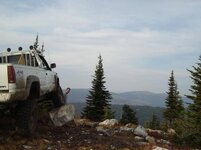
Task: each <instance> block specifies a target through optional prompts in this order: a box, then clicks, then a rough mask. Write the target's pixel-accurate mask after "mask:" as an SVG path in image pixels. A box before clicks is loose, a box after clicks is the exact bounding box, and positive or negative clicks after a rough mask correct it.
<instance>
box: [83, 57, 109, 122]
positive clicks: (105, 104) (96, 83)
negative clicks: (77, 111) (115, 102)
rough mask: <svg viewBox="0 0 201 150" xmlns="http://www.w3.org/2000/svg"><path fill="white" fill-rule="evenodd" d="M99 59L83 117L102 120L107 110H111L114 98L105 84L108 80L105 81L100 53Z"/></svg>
mask: <svg viewBox="0 0 201 150" xmlns="http://www.w3.org/2000/svg"><path fill="white" fill-rule="evenodd" d="M98 59H99V61H98V65H97V66H96V70H95V75H94V76H93V80H92V82H91V83H92V87H91V89H90V91H89V95H88V96H87V97H86V107H85V108H84V110H83V112H82V116H83V117H85V118H88V119H91V120H93V121H102V120H103V119H104V115H105V113H106V112H105V110H107V111H111V104H110V102H111V99H112V97H111V94H110V92H109V91H108V90H106V87H105V85H104V84H105V83H106V81H104V79H105V77H104V70H103V63H102V62H103V60H102V57H101V55H99V57H98ZM106 108H107V109H106ZM107 113H108V112H107Z"/></svg>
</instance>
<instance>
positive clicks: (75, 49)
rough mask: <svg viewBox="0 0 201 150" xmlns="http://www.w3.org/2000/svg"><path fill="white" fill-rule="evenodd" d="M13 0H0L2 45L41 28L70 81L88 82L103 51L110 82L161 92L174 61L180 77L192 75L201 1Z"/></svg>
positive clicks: (27, 39)
mask: <svg viewBox="0 0 201 150" xmlns="http://www.w3.org/2000/svg"><path fill="white" fill-rule="evenodd" d="M12 2H13V3H10V2H4V3H2V5H1V6H0V8H1V9H0V35H1V40H0V48H1V49H5V48H7V47H11V48H13V49H14V48H17V47H18V46H23V47H24V48H26V47H27V48H28V47H29V45H30V44H31V43H33V42H34V39H35V36H36V34H37V32H38V33H39V40H40V41H41V43H42V42H44V43H45V48H46V54H47V58H48V59H49V57H50V58H51V61H52V62H53V61H54V62H57V64H58V71H59V73H60V74H62V75H64V76H66V75H69V76H70V77H71V78H66V77H62V79H63V80H65V82H67V81H68V80H71V81H70V82H71V85H72V86H73V87H77V88H79V87H89V85H90V82H86V81H90V79H91V78H90V77H91V76H90V75H92V74H93V71H94V69H95V65H96V63H97V57H98V55H99V53H101V54H102V56H103V59H104V67H105V70H106V76H107V81H108V86H110V88H111V89H112V90H118V91H120V90H121V89H125V90H127V89H128V90H132V89H133V90H138V89H140V90H151V91H160V92H161V91H163V90H164V88H165V86H167V79H168V77H169V73H170V71H171V70H172V69H174V70H175V72H178V80H179V81H180V82H181V79H182V80H183V79H184V78H185V79H186V78H188V75H187V74H186V73H185V72H186V68H187V67H189V65H193V64H192V63H194V62H195V61H196V60H194V59H197V56H198V55H199V54H200V43H201V40H200V36H201V29H200V25H201V21H200V17H201V15H200V14H201V12H200V9H199V8H200V6H201V2H199V1H185V2H184V1H182V2H179V1H176V2H175V1H164V2H161V1H156V2H150V1H142V2H139V1H131V0H126V1H120V0H119V1H116V0H115V1H114V0H112V1H110V2H108V1H104V0H103V1H96V0H95V1H91V0H86V1H79V0H78V1H71V0H68V1H64V0H61V1H50V2H49V1H46V0H43V1H42V4H41V5H39V6H38V7H36V6H37V2H34V1H31V3H29V2H25V1H22V2H19V3H17V5H14V2H16V1H12ZM9 5H11V7H9ZM180 58H185V59H186V60H180ZM65 68H67V69H66V70H65ZM68 71H69V72H73V74H71V73H69V72H68ZM87 76H88V79H86V80H85V78H87ZM83 78H84V79H83ZM83 80H84V81H83ZM73 81H79V82H76V84H73ZM156 82H159V83H160V84H154V83H156ZM188 83H189V82H188ZM181 84H182V91H185V88H186V87H185V86H186V85H187V82H185V84H184V83H181ZM153 85H154V86H153ZM165 90H166V89H165ZM186 90H187V89H186Z"/></svg>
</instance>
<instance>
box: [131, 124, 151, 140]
mask: <svg viewBox="0 0 201 150" xmlns="http://www.w3.org/2000/svg"><path fill="white" fill-rule="evenodd" d="M134 134H135V135H138V136H142V137H147V136H148V134H147V132H146V129H145V128H144V127H143V126H141V125H138V126H137V127H136V128H135V130H134Z"/></svg>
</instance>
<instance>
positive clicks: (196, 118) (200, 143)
mask: <svg viewBox="0 0 201 150" xmlns="http://www.w3.org/2000/svg"><path fill="white" fill-rule="evenodd" d="M199 61H200V62H199V63H197V66H193V70H188V69H187V70H188V71H189V72H190V74H191V76H190V77H191V79H192V81H193V85H191V88H190V89H189V91H190V92H191V95H187V97H188V98H189V99H191V100H192V103H191V104H189V106H188V109H187V117H188V118H187V121H188V124H189V126H188V129H186V130H188V131H189V132H188V133H189V137H190V139H188V142H190V143H191V145H193V146H197V147H201V134H200V132H201V55H200V57H199Z"/></svg>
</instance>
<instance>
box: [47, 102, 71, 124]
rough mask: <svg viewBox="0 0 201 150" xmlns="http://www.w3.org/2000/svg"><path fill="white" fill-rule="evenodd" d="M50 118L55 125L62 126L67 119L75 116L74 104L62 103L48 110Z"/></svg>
mask: <svg viewBox="0 0 201 150" xmlns="http://www.w3.org/2000/svg"><path fill="white" fill-rule="evenodd" d="M49 115H50V118H51V120H52V122H53V123H54V125H55V126H62V125H64V124H66V123H67V122H69V121H72V120H73V119H74V116H75V107H74V105H69V104H68V105H63V106H61V107H59V108H57V109H55V110H52V111H50V112H49Z"/></svg>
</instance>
